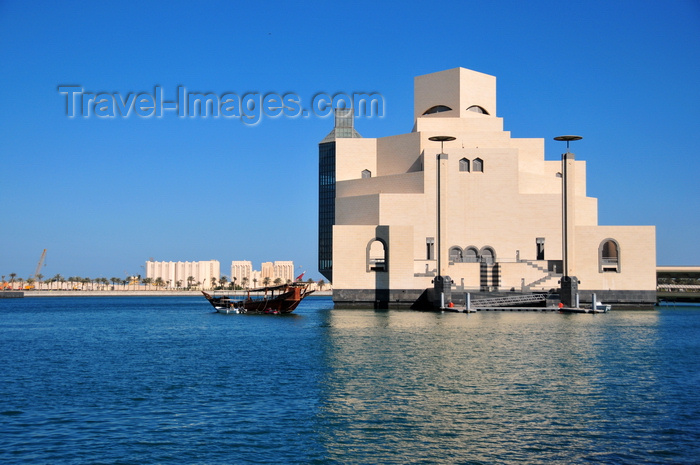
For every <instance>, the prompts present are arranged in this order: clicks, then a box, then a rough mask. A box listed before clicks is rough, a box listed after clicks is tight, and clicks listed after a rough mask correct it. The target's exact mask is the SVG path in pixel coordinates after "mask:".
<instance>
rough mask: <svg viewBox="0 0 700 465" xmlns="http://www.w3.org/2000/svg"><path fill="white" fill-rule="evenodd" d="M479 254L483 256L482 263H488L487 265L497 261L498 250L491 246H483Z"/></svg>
mask: <svg viewBox="0 0 700 465" xmlns="http://www.w3.org/2000/svg"><path fill="white" fill-rule="evenodd" d="M479 256H480V257H481V263H486V264H487V265H493V264H494V263H496V252H495V251H494V250H493V249H492V248H491V247H482V249H481V252H480V253H479Z"/></svg>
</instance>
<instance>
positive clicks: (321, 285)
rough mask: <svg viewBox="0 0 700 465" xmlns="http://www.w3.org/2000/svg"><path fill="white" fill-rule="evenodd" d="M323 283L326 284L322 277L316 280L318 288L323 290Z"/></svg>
mask: <svg viewBox="0 0 700 465" xmlns="http://www.w3.org/2000/svg"><path fill="white" fill-rule="evenodd" d="M325 285H326V281H324V280H323V279H320V280H319V281H318V288H319V289H320V290H323V286H325ZM334 292H335V291H334Z"/></svg>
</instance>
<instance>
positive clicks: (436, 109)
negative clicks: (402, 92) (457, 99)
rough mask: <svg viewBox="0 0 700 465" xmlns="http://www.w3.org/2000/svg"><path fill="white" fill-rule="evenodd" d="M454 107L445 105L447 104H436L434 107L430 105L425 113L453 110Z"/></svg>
mask: <svg viewBox="0 0 700 465" xmlns="http://www.w3.org/2000/svg"><path fill="white" fill-rule="evenodd" d="M451 110H452V108H450V107H448V106H445V105H435V106H434V107H430V108H428V109H427V110H425V113H423V114H424V115H432V114H433V113H442V112H443V111H451Z"/></svg>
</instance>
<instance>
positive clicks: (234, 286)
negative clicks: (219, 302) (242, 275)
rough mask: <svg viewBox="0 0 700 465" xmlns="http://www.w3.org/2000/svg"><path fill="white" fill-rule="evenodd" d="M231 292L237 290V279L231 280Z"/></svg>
mask: <svg viewBox="0 0 700 465" xmlns="http://www.w3.org/2000/svg"><path fill="white" fill-rule="evenodd" d="M231 290H232V291H235V290H236V277H235V276H234V277H232V278H231Z"/></svg>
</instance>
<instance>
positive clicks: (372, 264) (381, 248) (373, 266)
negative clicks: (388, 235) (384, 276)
mask: <svg viewBox="0 0 700 465" xmlns="http://www.w3.org/2000/svg"><path fill="white" fill-rule="evenodd" d="M388 263H389V260H388V254H387V246H386V243H385V242H384V241H383V240H382V239H379V238H375V239H372V240H371V241H369V243H368V244H367V271H368V272H369V271H387V269H388V268H387V267H388Z"/></svg>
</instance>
